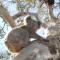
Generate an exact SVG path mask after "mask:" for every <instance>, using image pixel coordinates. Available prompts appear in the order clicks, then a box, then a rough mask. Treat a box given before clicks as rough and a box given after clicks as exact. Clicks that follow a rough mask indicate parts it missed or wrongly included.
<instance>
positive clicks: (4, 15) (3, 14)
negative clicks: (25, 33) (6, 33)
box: [0, 6, 16, 28]
mask: <svg viewBox="0 0 60 60" xmlns="http://www.w3.org/2000/svg"><path fill="white" fill-rule="evenodd" d="M0 16H1V17H2V18H3V19H4V20H6V21H7V22H8V23H9V24H10V26H11V27H12V28H13V27H16V23H15V21H14V19H13V18H12V17H11V16H10V15H9V14H8V12H7V11H6V10H5V9H4V8H3V7H1V6H0Z"/></svg>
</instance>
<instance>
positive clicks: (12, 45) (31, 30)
mask: <svg viewBox="0 0 60 60" xmlns="http://www.w3.org/2000/svg"><path fill="white" fill-rule="evenodd" d="M26 22H27V25H26V26H22V27H15V28H13V29H12V31H10V33H9V34H8V36H7V38H6V42H5V44H6V46H7V47H8V49H9V50H10V51H11V52H13V53H16V52H19V51H20V50H22V49H23V48H24V47H26V46H28V45H29V44H31V43H32V42H31V41H30V38H35V39H36V40H39V41H45V40H44V39H43V38H42V37H40V36H39V35H37V34H36V33H35V32H36V30H37V29H39V28H40V26H41V22H39V21H34V20H33V19H32V18H31V16H28V17H27V18H26Z"/></svg>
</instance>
